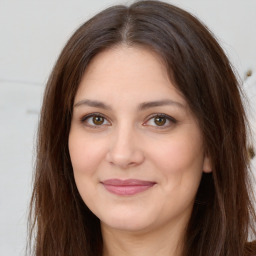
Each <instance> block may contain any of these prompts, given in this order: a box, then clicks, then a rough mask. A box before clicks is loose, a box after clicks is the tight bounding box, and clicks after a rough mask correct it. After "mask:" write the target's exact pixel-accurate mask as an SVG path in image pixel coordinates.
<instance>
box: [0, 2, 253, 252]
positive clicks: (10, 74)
mask: <svg viewBox="0 0 256 256" xmlns="http://www.w3.org/2000/svg"><path fill="white" fill-rule="evenodd" d="M131 2H132V1H122V0H119V1H116V0H98V1H91V0H72V1H68V0H44V1H42V0H41V1H40V0H36V1H35V0H0V255H3V256H5V255H6V256H17V255H24V253H25V246H26V225H27V214H28V205H29V199H30V195H31V188H32V183H31V180H32V174H33V164H34V158H35V151H34V149H35V140H36V128H37V123H38V115H39V112H40V106H41V101H42V95H43V91H44V87H45V84H46V81H47V78H48V76H49V73H50V71H51V69H52V67H53V65H54V63H55V61H56V59H57V57H58V55H59V53H60V51H61V49H62V47H63V46H64V44H65V43H66V41H67V39H68V38H69V37H70V36H71V35H72V33H73V32H74V31H75V30H76V28H77V27H78V26H79V25H81V24H82V23H83V22H84V21H85V20H87V19H88V18H89V17H91V16H93V15H94V14H96V13H97V12H98V11H100V10H102V9H104V8H106V7H108V6H111V5H113V4H129V3H131ZM166 2H169V3H172V4H175V5H177V6H179V7H182V8H184V9H186V10H188V11H190V12H191V13H193V14H194V15H196V16H197V17H199V19H201V20H202V21H203V22H204V23H205V24H206V25H207V26H208V27H209V28H210V29H211V30H212V31H213V32H214V34H215V35H216V37H217V38H218V40H219V42H220V44H221V45H222V47H223V48H224V49H225V51H226V53H227V55H228V56H229V58H230V59H231V62H232V63H233V65H234V67H235V69H236V70H237V75H238V76H239V77H240V80H241V81H245V83H244V85H243V87H244V88H245V91H246V93H247V95H248V98H249V101H250V102H251V106H250V107H248V112H249V116H250V121H251V123H252V125H253V129H254V131H256V129H255V127H256V122H255V119H254V118H253V112H254V111H255V109H256V33H255V28H256V17H255V15H256V1H255V0H243V1H241V0H214V1H213V0H193V1H192V0H172V1H166ZM254 138H255V135H254ZM255 161H256V160H255V158H254V160H253V164H254V167H253V168H254V172H255V169H256V168H255V167H256V164H255Z"/></svg>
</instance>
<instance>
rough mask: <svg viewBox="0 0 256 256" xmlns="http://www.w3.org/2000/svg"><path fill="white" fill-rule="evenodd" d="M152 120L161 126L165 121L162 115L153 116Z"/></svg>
mask: <svg viewBox="0 0 256 256" xmlns="http://www.w3.org/2000/svg"><path fill="white" fill-rule="evenodd" d="M154 122H155V124H156V125H157V126H163V125H165V123H166V118H165V117H163V116H157V117H155V118H154Z"/></svg>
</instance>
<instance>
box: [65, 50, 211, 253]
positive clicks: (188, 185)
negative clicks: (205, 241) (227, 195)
mask: <svg viewBox="0 0 256 256" xmlns="http://www.w3.org/2000/svg"><path fill="white" fill-rule="evenodd" d="M69 151H70V157H71V161H72V165H73V170H74V176H75V181H76V185H77V188H78V190H79V193H80V195H81V197H82V198H83V200H84V202H85V204H86V205H87V206H88V207H89V208H90V209H91V211H92V212H93V213H94V214H95V215H96V216H97V217H98V218H99V219H100V221H101V227H102V235H103V240H104V256H126V255H127V256H128V255H129V256H145V255H147V256H151V255H152V256H153V255H154V256H155V255H158V256H167V255H168V256H179V255H181V250H182V246H183V237H184V230H185V228H186V225H187V223H188V220H189V218H190V215H191V211H192V207H193V203H194V200H195V195H196V192H197V189H198V186H199V183H200V179H201V176H202V173H203V172H210V171H211V164H210V161H209V159H208V157H207V156H206V155H205V152H204V148H203V141H202V136H201V132H200V127H199V126H198V124H197V121H196V118H195V117H194V115H193V114H192V113H191V111H190V109H189V107H188V105H187V103H186V101H185V99H184V98H183V97H182V95H181V94H180V93H179V91H178V90H177V89H176V88H175V87H174V85H173V83H172V82H171V81H170V79H169V77H168V74H167V72H166V69H165V66H164V65H163V63H162V62H161V60H160V58H159V57H158V56H157V55H156V54H155V53H153V52H152V51H150V50H148V49H146V48H140V47H135V46H133V47H128V46H126V45H120V46H116V47H114V48H112V49H108V50H106V51H104V52H102V53H100V54H98V55H97V56H96V57H95V58H94V59H93V60H92V61H91V63H90V64H89V66H88V67H87V69H86V72H85V74H84V75H83V77H82V80H81V82H80V85H79V88H78V91H77V94H76V97H75V100H74V109H73V117H72V122H71V129H70V135H69ZM110 179H118V180H129V179H135V180H139V181H143V182H145V181H146V182H149V183H150V184H151V185H150V186H149V187H148V188H147V189H146V190H143V191H139V192H138V193H137V192H136V193H134V194H121V195H120V194H118V193H119V191H118V193H113V191H112V192H111V191H109V190H108V189H106V186H105V184H104V182H105V181H106V180H110ZM128 191H129V190H128ZM123 192H125V193H126V192H127V190H124V191H123V190H122V193H123Z"/></svg>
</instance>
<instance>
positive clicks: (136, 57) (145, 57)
mask: <svg viewBox="0 0 256 256" xmlns="http://www.w3.org/2000/svg"><path fill="white" fill-rule="evenodd" d="M85 95H87V96H90V95H92V96H95V95H97V97H102V98H104V97H110V96H111V95H112V96H117V97H119V98H123V99H124V98H126V97H133V98H134V100H135V99H137V98H143V97H145V98H146V99H145V100H154V99H155V97H163V96H166V95H172V96H174V97H176V99H177V98H179V100H180V101H182V102H183V103H184V102H185V101H184V99H183V97H182V95H181V93H180V92H179V91H178V90H177V89H176V87H175V86H174V84H173V83H172V82H171V81H170V78H169V74H168V72H167V69H166V66H165V64H164V63H163V61H162V59H161V58H160V56H158V55H157V54H156V53H155V52H154V51H152V50H150V49H148V48H146V47H139V46H136V47H134V46H132V47H130V46H127V45H119V46H115V47H113V48H110V49H107V50H105V51H103V52H101V53H99V54H98V55H96V56H95V57H94V58H93V59H92V60H91V62H90V63H89V65H88V66H87V68H86V71H85V73H84V75H83V77H82V80H81V82H80V85H79V88H78V92H77V95H76V98H77V97H78V98H80V97H84V96H85ZM148 98H152V99H148Z"/></svg>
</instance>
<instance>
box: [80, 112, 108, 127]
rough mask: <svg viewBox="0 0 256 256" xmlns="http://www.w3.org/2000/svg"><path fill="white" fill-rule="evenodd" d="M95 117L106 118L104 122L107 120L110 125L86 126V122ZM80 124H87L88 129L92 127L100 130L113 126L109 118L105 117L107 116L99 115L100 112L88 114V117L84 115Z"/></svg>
mask: <svg viewBox="0 0 256 256" xmlns="http://www.w3.org/2000/svg"><path fill="white" fill-rule="evenodd" d="M95 116H99V117H102V118H104V120H106V121H107V122H108V123H109V124H107V125H106V124H102V125H90V124H88V123H87V124H85V123H86V120H88V119H89V118H91V117H95ZM80 122H81V123H83V124H85V125H86V126H87V127H91V128H100V127H102V126H109V125H110V124H111V122H110V121H109V119H108V118H106V117H105V115H103V114H101V113H98V112H94V113H90V114H86V115H83V116H82V117H81V118H80Z"/></svg>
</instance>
